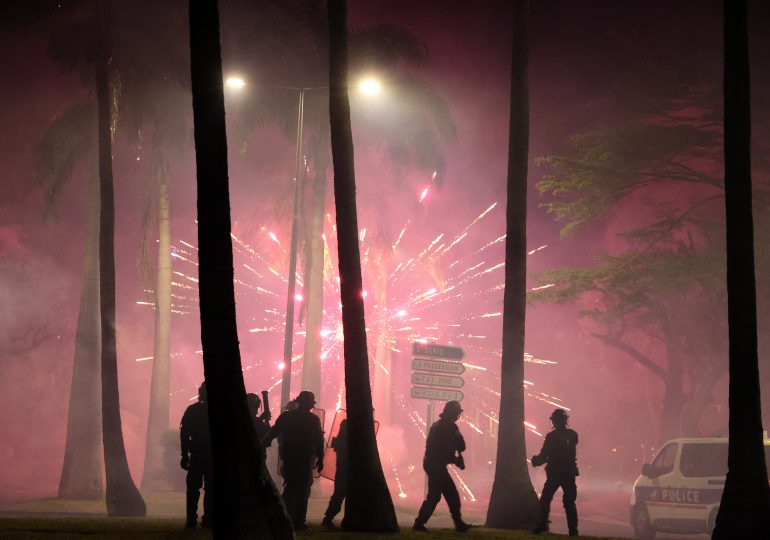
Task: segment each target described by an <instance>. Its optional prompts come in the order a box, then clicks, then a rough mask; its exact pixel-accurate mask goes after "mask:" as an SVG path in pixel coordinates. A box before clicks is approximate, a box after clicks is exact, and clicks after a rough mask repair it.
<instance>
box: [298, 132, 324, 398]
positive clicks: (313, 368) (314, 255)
mask: <svg viewBox="0 0 770 540" xmlns="http://www.w3.org/2000/svg"><path fill="white" fill-rule="evenodd" d="M326 136H327V132H326V130H324V129H322V130H321V135H319V136H318V137H316V138H314V139H313V140H312V142H311V147H310V149H311V154H312V156H313V162H314V164H315V174H314V178H313V195H312V197H311V217H310V240H309V248H310V249H309V250H308V251H309V252H310V261H309V262H310V264H309V270H310V271H309V272H308V275H307V276H306V277H305V291H306V298H307V316H306V317H307V318H306V320H307V323H306V325H305V330H306V331H305V351H304V354H303V356H302V389H303V390H310V391H311V392H313V393H314V394H315V397H316V400H317V401H318V402H319V403H320V402H321V352H322V345H323V340H322V339H321V327H322V324H323V309H324V257H325V249H326V248H325V245H324V241H323V237H322V235H323V232H324V216H325V215H326V169H327V168H328V166H329V161H328V159H327V156H328V146H327V139H326Z"/></svg>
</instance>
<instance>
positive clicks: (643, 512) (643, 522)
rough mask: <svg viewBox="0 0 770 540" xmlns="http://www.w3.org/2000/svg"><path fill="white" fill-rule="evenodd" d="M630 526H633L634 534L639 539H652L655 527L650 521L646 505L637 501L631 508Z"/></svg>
mask: <svg viewBox="0 0 770 540" xmlns="http://www.w3.org/2000/svg"><path fill="white" fill-rule="evenodd" d="M631 526H632V527H633V528H634V536H636V537H637V538H639V540H652V538H655V529H653V527H652V521H650V513H649V512H648V511H647V507H646V506H645V505H644V504H642V503H638V504H636V505H635V506H634V507H633V508H632V509H631Z"/></svg>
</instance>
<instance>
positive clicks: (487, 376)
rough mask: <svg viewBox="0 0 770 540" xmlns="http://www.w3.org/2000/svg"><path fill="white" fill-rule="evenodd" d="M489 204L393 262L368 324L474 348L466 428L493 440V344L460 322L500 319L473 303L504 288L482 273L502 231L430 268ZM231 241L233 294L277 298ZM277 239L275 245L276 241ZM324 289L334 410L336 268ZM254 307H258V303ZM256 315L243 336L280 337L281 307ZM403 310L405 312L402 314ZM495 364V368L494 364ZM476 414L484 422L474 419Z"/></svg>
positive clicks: (403, 343) (261, 262)
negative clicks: (441, 314) (452, 315)
mask: <svg viewBox="0 0 770 540" xmlns="http://www.w3.org/2000/svg"><path fill="white" fill-rule="evenodd" d="M496 206H497V203H494V204H492V205H491V206H489V207H488V208H487V209H485V210H484V211H483V212H481V213H480V214H479V215H478V216H477V217H476V218H475V219H473V220H472V221H471V222H470V223H469V224H467V225H466V226H465V227H464V228H463V229H462V230H461V231H460V232H459V233H458V234H455V235H454V236H452V235H451V233H449V232H442V233H440V234H439V235H438V236H436V237H434V238H432V239H431V240H430V241H427V243H426V244H423V247H422V248H421V249H419V250H417V254H416V255H413V256H411V257H408V258H406V260H404V261H400V262H398V263H397V264H396V265H395V267H394V268H393V269H392V270H391V271H390V273H389V275H388V284H389V285H388V287H389V289H388V296H389V298H388V306H389V309H387V310H384V309H383V310H379V309H374V310H371V309H370V310H367V322H368V327H369V328H370V329H371V332H374V335H381V334H382V333H383V332H385V333H386V334H387V335H389V336H390V338H388V339H389V341H388V345H387V346H388V348H389V349H391V350H393V351H396V352H400V350H401V349H406V350H408V347H409V344H410V342H413V341H422V342H428V341H438V339H439V337H440V338H441V339H442V340H443V339H448V340H449V342H450V343H454V342H455V341H454V340H460V341H459V343H461V344H462V345H463V347H464V348H465V349H466V350H468V351H471V352H473V358H474V359H476V360H477V362H478V363H481V364H487V363H489V365H488V366H486V365H478V364H468V363H465V367H466V369H467V370H468V374H469V375H471V376H472V377H473V380H472V384H473V386H474V388H475V389H478V391H477V392H473V393H472V394H471V395H468V396H466V405H465V407H466V409H468V410H469V411H471V412H472V414H476V415H478V416H476V417H474V420H475V421H468V420H466V423H467V424H468V428H469V429H470V431H471V433H472V434H474V435H478V436H481V437H489V438H492V439H494V438H495V437H496V430H497V427H496V426H497V423H498V419H497V418H496V413H495V412H494V411H496V409H497V403H489V402H488V400H487V399H484V396H490V397H493V399H490V400H489V401H494V402H497V401H498V400H499V397H500V393H499V391H497V390H495V388H499V385H500V374H499V365H500V352H499V350H498V349H497V348H496V347H485V346H483V343H484V342H485V337H484V336H483V335H479V334H478V333H476V332H474V333H470V332H468V331H464V330H463V327H464V325H465V323H467V322H469V321H487V320H489V321H492V320H494V319H498V318H499V317H500V316H501V313H500V312H499V311H497V310H496V309H495V307H496V305H497V304H495V307H493V306H492V305H491V304H490V305H489V306H488V307H487V309H484V308H483V307H481V308H477V307H475V306H479V305H482V306H483V304H479V303H478V302H476V300H477V299H484V298H487V299H489V300H486V302H489V301H490V300H494V299H495V298H498V296H499V294H496V293H499V291H501V290H502V289H503V288H504V283H498V284H497V285H494V286H490V285H489V284H488V279H487V276H492V275H493V274H495V273H496V272H497V271H499V270H501V269H502V268H504V263H502V262H497V263H495V262H489V259H491V260H492V261H494V259H495V258H496V256H499V254H497V253H496V252H492V249H493V248H496V247H497V246H501V245H502V244H503V241H504V240H505V235H502V236H499V237H497V238H495V239H494V240H491V241H487V242H486V243H485V244H484V245H482V246H481V247H480V248H477V249H475V250H472V251H470V252H469V253H467V254H462V255H461V256H459V257H454V258H453V259H456V260H453V262H451V264H448V265H447V264H446V263H442V265H441V267H436V266H435V265H436V264H437V261H438V260H439V259H442V258H444V259H442V260H446V258H447V257H448V256H449V254H452V253H453V250H454V248H455V247H456V246H458V245H459V244H460V243H463V245H467V244H468V242H469V241H470V239H471V238H474V237H475V235H471V234H470V233H471V232H472V231H473V227H474V226H476V225H477V224H478V223H479V222H480V221H481V220H482V219H484V218H485V217H486V216H487V215H489V213H490V212H491V211H492V210H493V209H494V208H496ZM327 221H328V224H329V225H330V226H329V228H328V229H327V231H329V232H328V233H326V234H323V235H322V238H323V241H324V246H325V249H327V250H328V253H329V254H330V259H329V260H331V261H334V260H335V259H334V258H333V257H332V256H331V254H332V253H334V252H335V251H336V250H335V248H336V245H335V244H336V226H335V224H334V223H333V222H332V220H331V216H330V214H327ZM410 225H411V220H406V222H405V224H404V226H403V227H402V228H401V230H400V232H399V235H398V237H397V239H396V242H395V243H394V244H393V246H391V247H392V249H393V250H394V251H395V250H396V248H398V247H399V246H401V245H402V243H403V241H404V240H405V239H406V238H408V236H407V233H409V234H413V231H412V229H410V228H409V226H410ZM364 231H365V229H362V233H361V236H360V237H359V240H360V242H361V243H362V244H363V245H362V251H361V252H362V255H363V257H362V266H363V271H364V283H366V282H367V279H371V276H374V275H376V273H377V271H378V270H379V268H378V267H377V265H378V264H382V261H381V260H380V259H379V257H378V256H376V252H375V248H373V247H370V246H369V245H368V243H370V242H372V240H371V238H373V237H374V235H371V234H367V233H366V232H364ZM449 238H451V240H449ZM276 239H277V236H276ZM271 240H272V241H273V242H275V240H273V239H271ZM233 244H234V250H235V251H236V255H237V256H238V257H241V258H243V259H245V262H241V264H240V265H239V266H238V268H239V269H240V268H242V269H243V272H244V273H243V274H242V275H239V276H238V277H239V279H237V280H235V283H236V285H237V289H240V292H239V295H241V296H244V295H245V296H247V297H248V298H254V293H255V292H257V293H259V294H258V295H257V297H258V298H257V300H256V302H264V301H265V299H267V298H276V299H277V298H280V296H281V293H280V292H278V291H280V290H281V289H282V288H283V287H285V286H286V284H287V279H286V278H285V277H283V276H282V275H281V273H280V272H278V271H277V270H276V269H275V268H274V267H273V266H271V265H270V264H269V263H268V262H267V261H266V259H265V258H264V257H263V256H262V255H261V254H260V253H259V252H257V251H256V250H255V249H254V248H252V247H251V246H249V245H248V244H246V243H245V242H243V241H242V240H241V239H240V238H238V237H237V236H235V235H233ZM278 244H279V245H280V242H278ZM545 247H546V246H545V245H544V246H540V247H538V248H536V249H534V250H532V251H530V252H529V254H530V255H531V254H533V253H536V252H538V251H540V250H542V249H544V248H545ZM174 250H175V262H176V261H179V262H180V263H189V264H191V265H194V266H197V262H195V259H196V258H197V248H196V247H195V246H193V245H192V244H188V243H186V242H183V241H179V242H177V245H175V246H174ZM478 256H484V257H486V258H487V259H488V260H487V261H478V259H477V257H478ZM394 262H395V261H394ZM334 266H336V264H335V263H333V266H332V267H334ZM442 271H446V272H447V274H448V275H447V276H446V277H445V279H443V278H437V277H436V273H441V272H442ZM176 275H177V276H179V277H181V278H182V279H180V281H181V282H182V283H175V284H174V286H175V288H174V291H175V293H179V294H177V295H176V296H177V297H178V298H177V301H176V302H175V303H176V304H178V307H182V308H184V309H187V310H189V309H197V298H195V299H193V296H195V295H193V294H192V291H196V290H197V280H195V279H191V276H188V275H186V274H185V273H183V272H178V273H176ZM425 276H431V278H432V279H433V282H434V283H436V281H437V280H439V279H442V282H441V283H440V284H438V283H436V284H435V286H434V287H430V286H428V287H426V286H425V283H424V281H423V282H422V283H421V285H419V286H414V285H413V284H415V283H417V282H418V280H420V279H424V277H425ZM298 283H301V276H298ZM324 288H325V292H324V296H325V298H326V301H325V309H324V311H323V322H322V329H323V330H322V331H323V332H324V334H323V335H322V341H321V351H322V352H321V360H322V361H323V366H324V371H323V374H324V380H323V385H324V386H323V388H324V392H326V391H329V392H330V393H331V395H336V396H337V408H340V406H341V405H342V397H343V395H344V394H343V391H344V381H343V380H342V379H341V377H339V373H340V372H341V367H342V360H341V349H342V331H341V323H340V321H341V311H340V305H339V277H338V276H337V275H336V269H335V270H333V271H331V272H328V271H326V272H324ZM185 292H187V293H189V295H186V294H185ZM362 292H363V291H362ZM331 298H334V300H331V301H330V299H331ZM471 301H473V302H475V305H474V307H472V308H471V309H466V310H465V313H464V314H463V315H462V316H460V317H458V318H456V319H454V320H449V321H447V320H446V319H443V320H442V319H433V316H430V315H429V316H428V317H423V316H422V315H425V314H430V313H431V312H435V311H436V310H437V309H439V307H440V306H443V305H453V304H455V303H456V304H457V305H458V306H463V305H466V306H467V305H469V304H470V302H471ZM192 303H196V306H195V307H194V308H192V306H190V305H189V304H192ZM261 305H262V306H265V304H264V303H262V304H261ZM490 308H491V309H490ZM261 312H262V313H263V315H262V316H261V317H260V316H253V317H251V318H250V319H251V322H252V325H253V326H252V328H251V329H250V330H249V331H250V333H253V334H260V333H265V334H266V333H271V332H272V333H274V334H280V333H282V332H283V329H284V325H285V322H284V321H283V320H279V319H282V318H281V313H282V309H281V308H272V309H264V310H261ZM407 313H409V314H411V315H412V316H411V317H408V316H407ZM482 333H485V332H482ZM301 334H302V332H297V335H298V336H300V337H301ZM300 357H301V355H296V356H295V357H294V360H293V362H294V363H293V365H292V368H293V369H292V378H294V377H295V376H298V375H299V370H300V367H301V366H300V362H299V361H298V360H299V358H300ZM525 361H527V362H528V363H534V364H555V362H553V361H550V360H543V359H539V358H535V357H533V356H532V355H527V356H526V357H525ZM373 364H374V365H375V366H376V369H382V370H383V371H384V372H386V373H387V372H388V370H387V368H386V366H385V365H383V364H382V362H380V361H379V360H378V359H376V358H374V359H373ZM495 366H497V367H498V369H494V367H495ZM256 367H257V365H256V364H252V365H248V366H246V367H245V370H247V371H248V370H249V369H252V368H256ZM268 380H269V382H270V390H273V389H275V388H276V387H277V386H278V385H279V384H281V382H282V378H281V377H277V378H276V376H270V377H269V379H268ZM529 386H531V385H529ZM529 386H527V388H529ZM526 395H527V397H528V398H530V399H537V400H539V401H542V402H546V403H549V404H555V405H557V406H560V407H563V405H562V403H561V400H560V399H559V398H557V397H554V396H551V395H548V394H545V393H542V392H537V391H536V390H533V389H531V388H529V391H527V392H526ZM394 398H395V399H394V401H395V402H396V403H397V405H398V409H399V411H400V412H399V414H402V413H403V415H404V417H405V418H406V419H408V420H409V422H408V423H409V424H411V425H412V426H414V428H415V430H416V432H417V433H419V435H420V436H421V437H423V438H424V437H426V435H427V433H426V423H425V419H424V418H423V416H421V415H420V413H419V412H418V411H417V409H415V408H414V407H412V405H411V398H408V397H406V398H405V397H404V395H403V394H400V393H398V392H394ZM482 418H484V419H485V421H481V422H480V419H482ZM486 422H489V426H487V425H486ZM526 429H527V430H528V431H529V432H532V433H533V434H536V435H540V433H539V432H537V430H536V428H534V427H533V426H532V425H531V424H527V425H526ZM540 436H541V435H540ZM391 458H392V456H389V459H391ZM394 474H398V473H397V471H394ZM458 482H460V485H461V486H462V489H463V490H464V492H465V493H468V496H469V497H471V498H472V499H474V500H475V497H474V496H473V494H472V492H471V491H470V489H469V488H468V486H467V484H465V482H464V481H463V480H462V478H461V477H459V476H458Z"/></svg>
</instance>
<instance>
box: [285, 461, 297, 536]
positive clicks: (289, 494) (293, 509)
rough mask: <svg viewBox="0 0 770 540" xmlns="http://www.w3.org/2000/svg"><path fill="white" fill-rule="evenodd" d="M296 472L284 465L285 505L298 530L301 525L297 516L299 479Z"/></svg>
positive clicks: (292, 522)
mask: <svg viewBox="0 0 770 540" xmlns="http://www.w3.org/2000/svg"><path fill="white" fill-rule="evenodd" d="M296 476H297V475H296V472H294V471H292V470H291V469H290V468H289V467H286V466H285V464H284V468H283V503H284V504H285V505H286V510H287V511H288V512H289V517H290V518H291V524H292V525H293V526H294V528H295V529H296V528H297V527H298V526H299V525H300V523H299V521H298V520H299V516H298V515H297V495H298V493H297V478H296Z"/></svg>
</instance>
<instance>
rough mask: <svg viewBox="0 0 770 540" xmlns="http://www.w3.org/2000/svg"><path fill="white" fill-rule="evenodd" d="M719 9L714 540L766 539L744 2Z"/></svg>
mask: <svg viewBox="0 0 770 540" xmlns="http://www.w3.org/2000/svg"><path fill="white" fill-rule="evenodd" d="M723 9H724V104H725V105H724V107H725V108H724V114H725V119H724V147H725V210H726V218H727V219H726V224H727V320H728V327H729V346H730V367H729V373H730V384H729V406H730V420H729V429H730V439H729V450H728V457H727V478H726V479H725V489H724V491H723V492H722V502H721V504H720V506H719V512H718V514H717V517H716V527H715V528H714V532H713V534H712V538H714V539H722V538H725V539H726V538H763V537H765V536H767V532H768V531H770V487H768V482H767V464H766V463H765V453H764V448H763V443H762V409H761V404H760V393H759V366H758V359H757V307H756V282H755V276H754V223H753V215H752V189H751V102H750V88H749V47H748V30H747V23H746V17H747V15H746V11H747V9H746V0H730V1H727V0H725V1H724V3H723Z"/></svg>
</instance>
